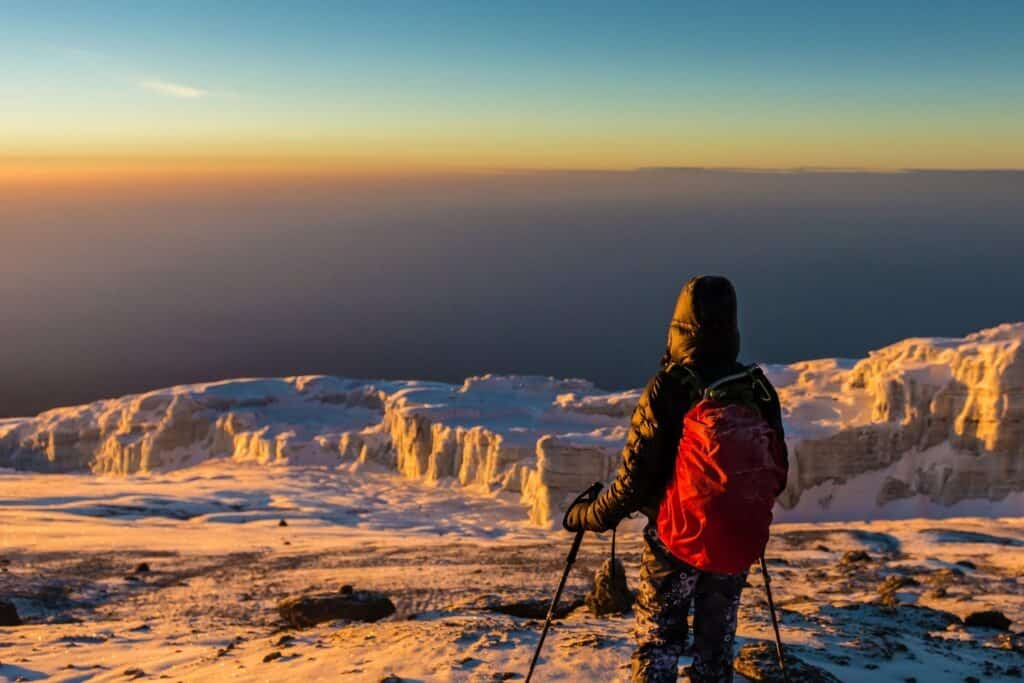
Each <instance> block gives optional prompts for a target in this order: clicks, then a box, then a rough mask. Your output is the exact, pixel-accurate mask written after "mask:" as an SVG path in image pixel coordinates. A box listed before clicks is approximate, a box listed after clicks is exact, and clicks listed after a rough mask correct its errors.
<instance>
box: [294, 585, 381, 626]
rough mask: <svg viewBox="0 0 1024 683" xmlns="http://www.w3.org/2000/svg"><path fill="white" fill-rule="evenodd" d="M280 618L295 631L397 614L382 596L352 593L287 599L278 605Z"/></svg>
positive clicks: (300, 596)
mask: <svg viewBox="0 0 1024 683" xmlns="http://www.w3.org/2000/svg"><path fill="white" fill-rule="evenodd" d="M277 611H278V613H279V614H280V615H281V617H282V618H283V619H284V620H285V621H287V622H288V623H289V624H290V625H291V626H292V627H294V628H309V627H310V626H316V625H317V624H321V623H323V622H325V621H336V620H345V621H378V620H380V619H383V618H385V617H389V616H391V615H392V614H394V613H395V605H394V603H393V602H391V600H390V599H389V598H388V597H387V596H386V595H384V594H383V593H376V592H373V591H357V590H353V591H349V592H346V593H318V594H313V595H299V596H295V597H291V598H285V599H284V600H282V601H281V602H280V603H278V605H277Z"/></svg>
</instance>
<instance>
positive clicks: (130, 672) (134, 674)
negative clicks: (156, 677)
mask: <svg viewBox="0 0 1024 683" xmlns="http://www.w3.org/2000/svg"><path fill="white" fill-rule="evenodd" d="M124 675H125V676H127V677H128V678H142V677H143V676H145V675H146V672H145V671H143V670H142V669H125V670H124Z"/></svg>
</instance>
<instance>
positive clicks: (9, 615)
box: [0, 600, 22, 626]
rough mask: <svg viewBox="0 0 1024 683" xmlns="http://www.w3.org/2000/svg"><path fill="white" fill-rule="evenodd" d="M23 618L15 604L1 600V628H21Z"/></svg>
mask: <svg viewBox="0 0 1024 683" xmlns="http://www.w3.org/2000/svg"><path fill="white" fill-rule="evenodd" d="M21 624H22V621H21V617H19V616H18V609H17V608H16V607H15V606H14V603H13V602H10V601H8V600H0V626H21Z"/></svg>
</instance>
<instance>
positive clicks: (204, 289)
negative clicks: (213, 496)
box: [0, 0, 1024, 417]
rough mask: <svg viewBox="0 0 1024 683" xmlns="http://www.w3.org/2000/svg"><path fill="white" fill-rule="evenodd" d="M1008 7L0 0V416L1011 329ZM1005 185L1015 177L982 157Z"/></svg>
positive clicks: (1023, 208)
mask: <svg viewBox="0 0 1024 683" xmlns="http://www.w3.org/2000/svg"><path fill="white" fill-rule="evenodd" d="M1022 73H1024V4H1022V3H1020V2H970V3H968V2H961V3H948V2H928V3H924V2H900V3H894V2H885V3H882V2H870V1H865V2H858V3H820V2H815V3H811V2H794V1H786V0H780V1H779V2H774V3H742V2H740V3H728V4H727V6H726V4H725V3H717V4H713V3H680V2H674V3H656V2H644V3H623V2H615V3H602V2H597V1H589V2H559V3H527V2H515V3H513V2H507V3H490V2H465V3H452V2H444V1H434V2H429V3H427V2H404V1H398V2H368V3H359V2H327V1H325V2H299V1H295V2H279V1H276V2H261V1H256V0H253V1H250V2H234V1H230V2H229V1H227V0H225V1H223V2H205V1H204V2H190V1H186V0H179V1H173V2H172V1H168V2H136V1H124V0H105V1H104V2H91V1H89V0H76V1H74V2H56V1H49V0H33V1H31V2H22V1H21V0H0V320H2V321H3V330H4V335H5V337H4V343H3V344H0V417H3V416H10V415H25V414H31V413H35V412H38V411H40V410H43V409H45V408H48V407H52V406H56V405H69V404H74V403H80V402H84V401H89V400H94V399H98V398H102V397H107V396H118V395H122V394H125V393H129V392H137V391H145V390H147V389H152V388H155V387H160V386H168V385H172V384H178V383H184V382H196V381H207V380H218V379H224V378H230V377H240V376H280V375H295V374H304V373H330V374H339V375H348V376H354V377H370V378H381V377H383V378H422V379H439V380H446V381H452V382H459V381H461V380H462V379H463V378H464V377H466V376H467V375H471V374H479V373H486V372H502V373H540V374H549V375H556V376H563V377H564V376H579V377H586V378H590V379H592V380H594V381H596V382H597V383H599V384H600V385H601V386H604V387H608V388H624V387H635V386H639V385H642V384H643V383H644V382H645V381H646V380H647V378H648V377H649V375H650V373H651V372H652V369H653V368H654V367H656V364H657V359H658V358H659V357H660V355H661V351H662V348H663V344H664V335H665V326H666V323H667V318H668V315H669V313H670V311H671V309H672V305H673V303H674V300H675V297H676V294H677V292H678V290H679V287H680V286H681V285H682V283H683V282H685V281H686V280H687V279H688V278H689V277H691V276H693V275H695V274H699V273H717V274H722V275H725V276H727V277H730V278H731V279H733V281H734V282H735V283H736V286H737V288H738V290H739V295H740V305H741V326H742V328H743V339H744V342H743V348H744V351H743V354H744V356H743V357H744V359H745V360H747V361H761V362H789V361H795V360H800V359H805V358H813V357H826V356H848V357H857V356H862V355H864V354H865V353H867V352H868V351H869V350H870V349H873V348H878V347H879V346H881V345H884V344H887V343H889V342H892V341H896V340H898V339H901V338H904V337H908V336H919V335H944V336H955V335H962V334H965V333H968V332H970V331H972V330H976V329H979V328H981V327H985V326H990V325H995V324H998V323H1001V322H1005V321H1012V320H1024V308H1022V304H1021V302H1022V301H1024V270H1022V269H1021V268H1020V257H1019V255H1020V254H1021V253H1024V171H1022V170H1020V169H1024V124H1022V121H1024V88H1022V87H1021V74H1022ZM1015 169H1016V170H1015Z"/></svg>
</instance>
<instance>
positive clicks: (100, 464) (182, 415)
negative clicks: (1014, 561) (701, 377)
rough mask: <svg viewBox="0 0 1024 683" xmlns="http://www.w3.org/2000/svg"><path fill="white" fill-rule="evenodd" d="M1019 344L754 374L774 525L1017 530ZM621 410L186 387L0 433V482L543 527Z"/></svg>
mask: <svg viewBox="0 0 1024 683" xmlns="http://www.w3.org/2000/svg"><path fill="white" fill-rule="evenodd" d="M1022 342H1024V323H1007V324H1003V325H999V326H997V327H993V328H990V329H986V330H982V331H979V332H975V333H973V334H969V335H967V336H965V337H962V338H931V337H929V338H914V339H906V340H903V341H900V342H897V343H894V344H892V345H890V346H886V347H884V348H882V349H879V350H877V351H872V352H870V353H869V354H868V356H867V357H866V358H863V359H845V360H844V359H835V358H832V359H818V360H809V361H803V362H798V363H793V364H789V365H765V366H764V368H765V370H766V372H767V373H768V375H769V377H770V378H771V380H772V382H773V383H774V384H775V385H776V387H777V388H778V390H779V394H780V398H781V399H782V403H783V409H784V419H785V423H786V428H787V443H788V445H789V449H790V463H791V471H790V478H789V485H788V487H787V489H786V491H785V493H784V494H783V496H782V497H781V498H780V500H779V505H778V508H777V513H776V517H777V519H779V520H780V521H822V520H844V519H899V518H906V517H919V516H962V515H984V516H990V515H1021V514H1024V351H1022ZM639 393H640V392H639V390H630V391H621V392H610V391H605V390H603V389H600V388H599V387H597V386H595V385H594V384H593V383H592V382H589V381H586V380H582V379H556V378H551V377H538V376H517V375H508V376H496V375H484V376H479V377H470V378H468V379H466V380H465V381H464V382H463V383H462V384H461V385H457V384H448V383H442V382H427V381H375V380H359V379H350V378H340V377H332V376H324V375H317V376H300V377H286V378H259V379H235V380H226V381H220V382H211V383H204V384H190V385H182V386H176V387H171V388H166V389H159V390H156V391H150V392H146V393H143V394H137V395H131V396H124V397H121V398H115V399H107V400H101V401H96V402H94V403H90V404H86V405H81V406H74V407H65V408H56V409H53V410H50V411H47V412H44V413H41V414H40V415H38V416H35V417H29V418H13V419H4V420H0V468H8V469H15V470H28V471H35V472H44V473H92V474H95V475H103V476H125V475H137V474H146V473H156V472H163V471H167V470H175V469H181V468H185V467H189V466H192V465H197V464H199V463H201V462H204V461H207V460H211V459H221V460H225V461H233V462H237V463H250V464H252V465H255V466H272V467H282V466H310V465H316V466H326V467H339V468H340V467H345V468H349V469H351V470H352V471H354V472H358V471H360V470H361V469H375V470H387V471H394V472H396V473H398V474H400V475H401V476H404V477H407V478H409V479H415V480H419V481H422V482H427V483H430V484H436V485H438V486H442V485H448V486H453V487H464V488H465V489H467V492H469V493H474V494H482V495H492V496H507V497H511V498H512V499H514V500H517V501H519V502H520V503H521V505H522V508H523V514H524V517H526V518H528V519H529V520H530V521H531V522H532V523H533V524H536V525H541V526H545V525H551V524H552V523H553V520H555V519H557V518H558V516H559V515H560V512H561V510H562V509H563V508H564V506H565V504H566V503H567V502H568V501H569V500H571V499H572V497H573V496H574V495H575V494H576V493H577V492H578V491H580V490H581V489H583V488H585V487H586V486H587V485H589V484H590V483H592V482H594V481H596V480H600V481H607V480H609V479H610V478H611V477H613V476H614V473H615V469H616V467H617V466H618V462H619V452H620V449H621V448H622V445H623V444H624V442H625V439H626V434H627V431H626V430H627V425H628V422H629V415H630V413H631V411H632V409H633V407H634V405H635V403H636V400H637V398H638V397H639Z"/></svg>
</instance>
